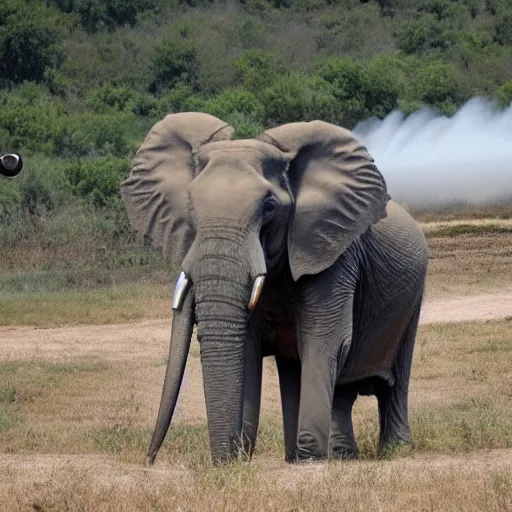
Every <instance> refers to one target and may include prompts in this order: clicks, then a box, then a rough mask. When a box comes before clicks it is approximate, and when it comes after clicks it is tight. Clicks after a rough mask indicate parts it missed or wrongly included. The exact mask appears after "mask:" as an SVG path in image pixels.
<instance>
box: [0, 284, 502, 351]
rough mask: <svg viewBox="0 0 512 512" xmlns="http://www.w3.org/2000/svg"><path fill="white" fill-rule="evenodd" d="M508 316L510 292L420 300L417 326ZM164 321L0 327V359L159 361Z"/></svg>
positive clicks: (166, 323)
mask: <svg viewBox="0 0 512 512" xmlns="http://www.w3.org/2000/svg"><path fill="white" fill-rule="evenodd" d="M508 316H512V288H510V289H505V290H500V291H499V292H495V293H486V294H479V295H473V296H459V297H452V298H446V299H445V298H440V299H431V300H426V301H425V302H424V304H423V309H422V313H421V320H420V321H421V323H436V322H463V321H473V320H497V319H500V318H506V317H508ZM170 325H171V321H170V319H169V320H151V321H144V322H139V323H133V324H132V323H130V324H110V325H86V326H72V327H58V328H50V329H38V328H33V327H1V328H0V340H1V342H0V359H1V360H6V359H20V358H26V357H33V358H37V357H44V358H50V359H53V358H55V359H61V360H62V359H68V358H83V357H91V358H101V359H107V360H109V361H130V360H134V359H140V358H142V359H154V360H158V359H161V357H162V343H164V342H165V343H167V342H168V340H169V336H170Z"/></svg>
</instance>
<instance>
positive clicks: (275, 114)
mask: <svg viewBox="0 0 512 512" xmlns="http://www.w3.org/2000/svg"><path fill="white" fill-rule="evenodd" d="M261 102H262V104H263V106H264V109H265V124H266V125H276V124H283V123H291V122H295V121H312V120H314V119H322V120H324V121H331V122H336V121H337V120H338V119H339V117H340V116H341V115H342V112H341V111H340V110H339V108H338V107H339V105H338V102H337V101H336V98H335V96H334V94H333V87H332V86H331V84H329V83H328V82H327V81H326V80H324V79H323V78H321V77H318V76H313V77H311V76H307V75H303V74H291V75H289V76H285V77H283V78H281V79H280V80H278V81H277V82H276V84H275V85H273V86H272V87H269V88H267V89H265V90H263V91H262V93H261Z"/></svg>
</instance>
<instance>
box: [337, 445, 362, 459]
mask: <svg viewBox="0 0 512 512" xmlns="http://www.w3.org/2000/svg"><path fill="white" fill-rule="evenodd" d="M330 458H331V459H334V460H357V459H358V458H359V453H358V451H357V448H342V447H339V448H332V449H331V454H330Z"/></svg>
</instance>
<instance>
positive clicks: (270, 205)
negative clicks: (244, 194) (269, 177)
mask: <svg viewBox="0 0 512 512" xmlns="http://www.w3.org/2000/svg"><path fill="white" fill-rule="evenodd" d="M278 209H279V203H278V201H277V199H276V198H275V197H273V196H271V197H269V198H268V199H267V200H266V201H265V203H264V204H263V212H262V215H263V222H266V221H268V220H270V219H271V218H272V217H273V216H274V215H275V214H276V212H277V210H278Z"/></svg>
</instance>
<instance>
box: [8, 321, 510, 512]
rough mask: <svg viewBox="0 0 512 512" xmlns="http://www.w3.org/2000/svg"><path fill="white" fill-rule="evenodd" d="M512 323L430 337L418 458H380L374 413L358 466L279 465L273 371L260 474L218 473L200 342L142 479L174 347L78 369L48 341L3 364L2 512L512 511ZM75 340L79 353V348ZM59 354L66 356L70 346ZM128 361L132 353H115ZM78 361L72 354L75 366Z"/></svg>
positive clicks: (367, 406)
mask: <svg viewBox="0 0 512 512" xmlns="http://www.w3.org/2000/svg"><path fill="white" fill-rule="evenodd" d="M511 328H512V321H510V320H502V321H497V322H483V323H460V324H450V325H447V324H432V325H426V326H422V327H421V328H420V332H419V337H418V344H417V350H416V353H415V362H414V371H413V377H412V382H411V424H412V430H413V436H414V439H415V442H416V448H415V450H414V451H413V452H410V453H405V454H401V453H395V454H390V459H389V460H377V459H376V458H375V444H376V436H377V415H376V403H375V400H374V399H373V398H363V399H359V400H358V402H357V403H356V408H355V411H354V421H355V427H356V434H357V437H358V442H359V446H360V450H361V461H359V462H357V463H328V464H306V465H299V466H290V465H287V464H285V463H284V462H283V461H282V458H283V455H282V453H283V448H282V426H281V419H280V412H279V408H280V406H279V395H278V387H277V375H276V371H275V366H274V364H273V362H272V361H271V360H268V361H266V365H265V383H264V396H263V417H262V428H261V434H260V438H259V445H258V450H257V454H256V456H255V458H254V459H253V461H252V462H251V463H249V464H245V463H238V464H235V465H234V466H232V467H228V468H222V469H219V470H216V469H212V468H210V467H209V453H208V439H207V431H206V424H205V417H206V416H205V409H204V398H203V392H202V382H201V369H200V363H199V353H198V346H197V342H194V344H193V346H192V350H191V355H190V358H189V364H188V367H187V372H186V376H185V386H184V390H183V393H182V396H181V399H180V403H179V407H178V416H177V421H176V423H175V424H173V427H172V428H171V430H170V432H169V435H168V438H167V440H166V442H165V443H164V446H163V449H162V451H161V454H160V455H159V458H158V460H157V465H156V467H155V468H154V469H150V470H148V469H146V468H144V467H143V466H142V461H143V459H144V453H145V450H146V448H147V446H148V442H149V438H150V435H151V429H152V427H153V422H154V419H155V416H156V412H157V407H158V401H159V394H160V389H161V384H162V380H163V372H164V369H165V360H164V357H165V355H166V352H167V339H166V338H165V337H163V336H160V337H159V338H158V339H153V340H151V341H150V342H151V343H152V346H151V347H150V348H148V351H147V352H146V353H145V352H144V351H143V350H141V349H140V348H135V347H140V344H142V343H144V340H137V343H138V345H135V342H134V341H133V340H132V341H130V342H127V343H126V346H125V350H126V351H127V352H128V355H127V354H124V357H121V358H119V357H117V356H116V354H115V353H110V352H109V351H108V350H106V351H105V353H104V355H103V356H102V355H101V354H98V353H97V352H95V354H94V355H90V356H88V357H84V356H83V355H79V353H78V351H77V356H76V357H73V356H72V355H71V354H70V352H69V351H67V352H64V351H60V350H56V349H55V342H56V340H55V339H53V338H52V334H51V332H50V331H49V334H48V337H47V338H46V339H44V338H43V339H42V341H41V344H40V346H39V347H38V348H37V352H36V353H35V354H36V358H34V353H33V351H32V349H31V348H30V347H25V349H24V350H25V352H23V351H22V350H20V351H19V353H18V355H17V358H16V359H10V360H5V359H4V361H3V362H2V363H0V453H2V454H4V455H0V473H2V474H3V475H5V476H4V478H2V480H1V481H0V510H41V511H56V510H59V511H60V510H77V511H78V510H95V511H96V510H99V511H103V510H105V511H107V510H108V511H110V510H112V511H113V510H127V511H131V510H133V511H135V510H140V511H150V510H162V511H163V510H179V509H180V508H181V510H183V511H188V510H240V509H241V507H242V506H243V510H304V511H306V510H334V509H336V510H475V511H476V510H489V511H503V512H505V511H508V510H510V507H511V506H512V501H511V500H512V392H511V390H512V357H511V355H512V339H511V336H510V332H511ZM82 341H83V340H81V339H80V338H75V337H73V336H72V337H71V338H70V339H69V344H70V345H71V347H72V346H73V345H74V344H75V345H77V346H78V344H79V343H80V342H82ZM59 342H62V340H60V341H59ZM118 348H119V350H122V348H123V347H122V343H121V344H120V346H119V347H118ZM71 353H72V352H71Z"/></svg>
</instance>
